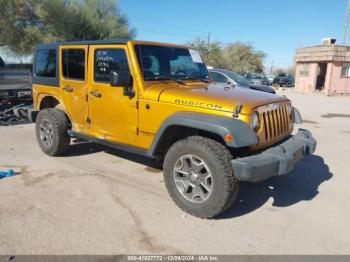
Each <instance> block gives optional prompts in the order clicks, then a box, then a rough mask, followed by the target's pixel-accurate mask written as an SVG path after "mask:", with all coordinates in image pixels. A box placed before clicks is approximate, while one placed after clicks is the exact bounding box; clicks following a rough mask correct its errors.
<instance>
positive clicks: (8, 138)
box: [0, 91, 350, 254]
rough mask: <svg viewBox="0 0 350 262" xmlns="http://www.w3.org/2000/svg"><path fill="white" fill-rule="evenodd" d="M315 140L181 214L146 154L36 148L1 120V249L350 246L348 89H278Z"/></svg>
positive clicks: (31, 138)
mask: <svg viewBox="0 0 350 262" xmlns="http://www.w3.org/2000/svg"><path fill="white" fill-rule="evenodd" d="M282 92H283V93H284V94H286V95H287V96H288V97H289V98H290V99H291V100H292V102H293V103H294V105H295V106H297V107H298V108H299V110H300V112H301V113H302V115H303V118H304V120H305V122H304V123H303V124H302V125H301V126H300V127H303V128H307V129H309V130H311V131H312V133H313V135H314V136H315V138H316V139H317V140H318V148H317V150H316V152H315V155H313V156H309V157H306V158H305V159H303V160H301V161H300V162H299V163H298V164H297V165H296V167H295V170H294V171H293V172H291V173H290V174H288V175H285V176H281V177H275V178H272V179H269V180H267V181H265V182H264V183H261V184H244V183H242V184H241V192H240V195H239V198H238V201H237V202H236V203H235V204H234V205H233V206H232V207H231V208H230V209H229V210H228V211H227V212H226V213H224V214H223V215H222V216H220V217H219V218H218V219H216V220H202V219H198V218H194V217H191V216H188V215H186V214H184V213H183V212H182V211H181V210H180V209H179V208H177V207H176V206H175V204H174V203H173V202H172V201H171V199H170V197H169V196H168V194H167V191H166V189H165V186H164V182H163V177H162V172H161V170H159V169H157V164H156V163H154V162H152V161H151V160H149V159H146V158H143V157H139V156H135V155H131V154H126V153H123V152H120V151H115V150H111V149H108V148H106V147H103V146H99V145H95V144H92V143H76V144H75V145H74V146H72V147H71V149H70V151H69V152H68V153H67V154H66V155H65V156H64V157H57V158H51V157H48V156H46V155H44V154H43V153H42V152H41V151H40V149H39V147H38V145H37V142H36V139H35V135H34V125H33V124H24V125H15V126H8V127H7V126H0V144H1V146H0V156H1V158H0V170H4V169H7V168H13V169H14V170H15V171H16V172H17V175H16V176H14V177H11V178H4V179H2V180H0V254H125V253H131V254H188V253H190V254H203V253H205V254H350V227H349V226H348V222H349V220H350V194H349V173H348V170H347V169H348V168H349V166H348V165H349V160H350V97H348V96H347V97H326V96H323V95H317V94H313V95H303V94H296V93H293V92H291V91H282Z"/></svg>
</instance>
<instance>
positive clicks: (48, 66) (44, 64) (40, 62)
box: [35, 49, 56, 77]
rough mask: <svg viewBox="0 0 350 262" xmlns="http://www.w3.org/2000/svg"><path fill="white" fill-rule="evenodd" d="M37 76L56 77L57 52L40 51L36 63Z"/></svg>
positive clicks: (53, 50)
mask: <svg viewBox="0 0 350 262" xmlns="http://www.w3.org/2000/svg"><path fill="white" fill-rule="evenodd" d="M35 75H36V76H40V77H56V50H55V49H47V50H38V51H37V53H36V61H35Z"/></svg>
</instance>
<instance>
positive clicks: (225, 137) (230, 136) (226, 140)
mask: <svg viewBox="0 0 350 262" xmlns="http://www.w3.org/2000/svg"><path fill="white" fill-rule="evenodd" d="M224 140H225V142H231V141H232V140H233V136H232V135H231V134H230V133H228V134H226V135H224Z"/></svg>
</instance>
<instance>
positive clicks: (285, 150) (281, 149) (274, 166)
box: [232, 129, 316, 182]
mask: <svg viewBox="0 0 350 262" xmlns="http://www.w3.org/2000/svg"><path fill="white" fill-rule="evenodd" d="M315 149H316V140H315V139H314V138H313V137H312V135H311V133H310V132H309V131H308V130H305V129H299V131H298V133H297V134H296V135H294V136H292V137H290V138H289V139H288V140H286V141H285V142H283V143H282V144H280V145H278V146H276V147H271V148H268V149H267V150H265V151H263V152H262V153H260V154H257V155H253V156H249V157H243V158H237V159H234V160H232V166H233V169H234V172H235V176H236V178H237V179H238V180H240V181H248V182H260V181H263V180H265V179H267V178H269V177H272V176H278V175H283V174H286V173H288V172H290V171H291V170H292V169H293V167H294V164H295V163H296V162H297V161H299V160H300V159H301V158H303V157H304V156H306V155H310V154H312V153H313V152H315Z"/></svg>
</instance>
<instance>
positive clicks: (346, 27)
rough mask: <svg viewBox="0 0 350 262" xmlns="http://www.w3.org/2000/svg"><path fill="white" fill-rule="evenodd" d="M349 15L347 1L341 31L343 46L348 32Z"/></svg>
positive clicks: (349, 8)
mask: <svg viewBox="0 0 350 262" xmlns="http://www.w3.org/2000/svg"><path fill="white" fill-rule="evenodd" d="M349 14H350V0H349V1H348V7H347V8H346V12H345V19H344V20H345V22H344V31H343V45H346V33H347V31H348V23H349Z"/></svg>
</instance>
